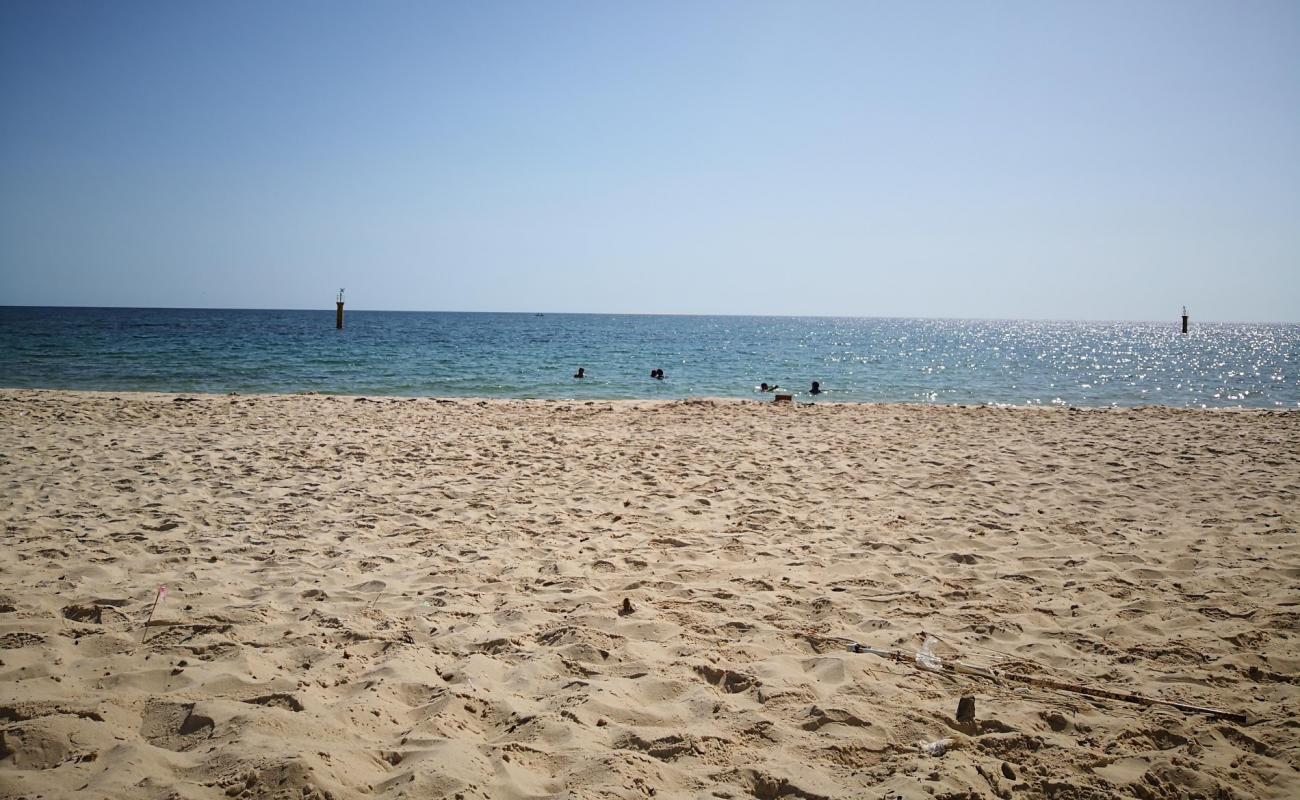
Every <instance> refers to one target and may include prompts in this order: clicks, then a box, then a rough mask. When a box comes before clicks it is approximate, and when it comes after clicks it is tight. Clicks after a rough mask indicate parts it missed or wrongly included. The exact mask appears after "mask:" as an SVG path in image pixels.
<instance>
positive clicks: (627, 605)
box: [618, 597, 636, 617]
mask: <svg viewBox="0 0 1300 800" xmlns="http://www.w3.org/2000/svg"><path fill="white" fill-rule="evenodd" d="M635 613H636V608H635V607H634V606H633V605H632V601H631V600H629V599H627V598H626V597H624V598H623V607H622V608H620V609H619V610H618V615H619V616H620V617H626V616H627V615H628V614H635Z"/></svg>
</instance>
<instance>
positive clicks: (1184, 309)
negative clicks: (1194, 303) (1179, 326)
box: [1183, 306, 1187, 333]
mask: <svg viewBox="0 0 1300 800" xmlns="http://www.w3.org/2000/svg"><path fill="white" fill-rule="evenodd" d="M1183 333H1187V306H1183Z"/></svg>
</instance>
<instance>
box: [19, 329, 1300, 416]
mask: <svg viewBox="0 0 1300 800" xmlns="http://www.w3.org/2000/svg"><path fill="white" fill-rule="evenodd" d="M334 323H335V320H334V310H333V309H332V308H331V309H327V310H321V311H301V310H299V311H269V310H235V309H163V308H37V307H19V306H0V387H7V388H15V387H21V388H47V389H80V390H103V391H113V392H126V391H156V392H206V393H220V394H225V393H230V392H237V393H240V394H263V393H285V394H291V393H305V392H316V393H321V394H346V395H395V396H403V397H483V398H549V399H568V400H611V399H655V400H658V399H680V398H688V397H722V398H747V399H760V398H762V397H763V396H764V395H763V394H762V393H761V392H759V385H760V384H761V383H764V382H766V383H768V384H775V385H779V386H780V387H781V389H780V390H781V391H782V392H790V393H792V394H795V395H796V397H797V399H798V400H800V401H816V402H849V403H933V404H946V405H953V404H961V405H1007V406H1024V405H1031V406H1037V405H1044V406H1046V405H1068V406H1077V407H1108V406H1144V405H1163V406H1173V407H1179V408H1268V409H1296V408H1300V325H1295V324H1242V323H1217V322H1216V323H1211V322H1197V321H1195V320H1193V322H1192V326H1191V330H1190V331H1189V333H1187V334H1183V333H1181V331H1180V325H1179V320H1178V319H1177V318H1174V319H1172V320H1165V321H1159V322H1050V321H1027V320H969V319H890V318H842V317H744V316H659V315H627V314H519V313H512V314H505V313H461V312H402V311H353V310H349V311H348V312H347V317H346V325H345V328H344V330H341V331H340V330H336V329H335V324H334ZM579 367H582V368H583V369H584V370H585V373H586V375H587V377H586V378H585V379H582V380H578V379H575V378H574V377H573V375H574V374H575V373H576V372H577V370H578V368H579ZM654 369H662V370H663V371H664V376H665V377H664V379H663V380H655V379H653V378H651V377H650V373H651V370H654ZM813 381H818V382H819V383H820V384H821V389H822V393H821V394H819V395H816V396H813V395H812V394H810V392H809V389H810V387H811V384H812V382H813Z"/></svg>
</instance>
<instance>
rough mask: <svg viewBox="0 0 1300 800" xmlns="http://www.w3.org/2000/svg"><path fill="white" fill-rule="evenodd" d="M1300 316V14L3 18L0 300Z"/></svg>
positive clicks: (364, 10)
mask: <svg viewBox="0 0 1300 800" xmlns="http://www.w3.org/2000/svg"><path fill="white" fill-rule="evenodd" d="M340 286H345V287H347V289H348V298H349V307H351V308H372V309H429V310H470V311H473V310H497V311H554V312H558V311H597V312H670V313H739V314H745V313H754V314H824V315H853V316H933V317H1026V318H1061V319H1173V318H1175V317H1176V316H1177V314H1178V312H1179V308H1180V306H1182V305H1183V304H1186V305H1187V306H1189V307H1190V309H1191V311H1192V314H1193V316H1194V317H1196V318H1200V319H1221V320H1259V321H1270V320H1271V321H1292V322H1295V321H1300V3H1298V2H1295V0H1282V1H1281V2H1268V1H1265V0H1232V1H1230V0H1223V2H1199V1H1198V0H1175V1H1174V2H1155V1H1144V0H1121V1H1119V2H1110V1H1108V0H1101V1H1100V2H1098V1H1094V0H1089V1H1088V2H1083V0H1079V1H1078V2H1046V1H1044V0H1024V2H997V1H994V0H990V1H988V2H965V1H964V0H963V1H961V2H911V1H910V0H909V1H908V2H898V1H894V2H871V1H869V0H860V1H858V2H845V3H838V2H811V1H809V2H803V1H799V2H796V1H795V0H790V2H775V3H767V2H756V1H755V0H743V1H742V0H736V1H735V2H706V1H703V0H690V1H689V2H682V3H673V2H659V1H657V0H656V2H630V1H629V2H620V1H618V0H600V1H598V2H568V1H567V0H539V1H538V2H529V1H526V0H516V1H514V2H481V1H479V0H475V1H474V2H470V1H469V0H466V1H465V2H458V3H437V2H432V1H431V0H428V1H425V2H411V3H406V2H391V1H387V0H378V1H377V2H346V3H333V2H323V1H322V0H310V1H308V0H298V1H295V2H288V1H286V2H255V3H245V2H230V1H229V0H222V2H171V1H169V2H158V3H145V2H129V1H126V0H121V1H118V2H102V1H100V0H95V2H61V1H60V0H37V1H36V2H26V0H5V2H3V3H0V304H13V305H47V304H48V305H120V306H208V307H238V308H312V307H319V308H327V309H328V308H332V304H333V297H334V292H335V291H336V290H337V289H338V287H340Z"/></svg>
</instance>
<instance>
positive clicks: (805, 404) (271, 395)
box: [0, 386, 1300, 414]
mask: <svg viewBox="0 0 1300 800" xmlns="http://www.w3.org/2000/svg"><path fill="white" fill-rule="evenodd" d="M22 393H32V394H37V395H46V396H58V395H69V396H85V397H88V398H95V397H101V398H102V397H116V396H118V395H124V396H127V397H134V398H142V397H143V398H148V397H154V398H175V397H191V396H192V397H195V398H203V399H217V398H246V399H255V398H267V399H287V398H311V397H316V398H322V399H334V400H356V399H362V400H367V401H370V402H375V403H380V402H385V401H392V402H410V401H419V400H428V401H432V402H436V403H479V402H483V403H496V404H510V403H520V404H538V403H569V404H572V403H579V404H584V405H593V404H596V403H609V404H614V405H619V406H661V405H689V404H692V403H713V404H719V405H737V406H775V405H776V404H775V403H773V401H772V400H771V399H770V398H771V397H772V395H771V394H770V393H769V394H768V395H767V396H766V397H767V398H768V399H758V398H753V399H751V398H745V397H721V396H717V397H715V396H704V395H700V396H688V397H677V398H672V399H666V398H626V397H623V398H610V399H601V398H597V397H573V398H561V397H481V396H468V395H466V396H461V395H393V394H334V393H329V392H317V391H306V392H290V393H285V392H267V393H247V394H245V393H243V392H199V391H184V392H178V391H155V390H152V389H138V390H137V389H120V390H114V389H47V388H28V387H2V386H0V397H3V396H5V395H19V394H22ZM782 394H785V392H782ZM794 405H795V406H797V407H799V408H815V407H819V406H825V407H848V408H857V407H866V408H895V407H896V408H936V409H958V410H977V409H999V410H1002V409H1005V410H1011V411H1034V410H1037V411H1061V412H1068V411H1075V412H1079V411H1086V412H1097V411H1187V412H1193V413H1198V412H1228V413H1264V414H1296V413H1300V408H1260V407H1255V406H1206V407H1189V406H1172V405H1163V404H1160V403H1150V404H1147V405H1138V406H1123V405H1108V406H1081V405H1058V404H1051V403H1025V404H1018V405H1017V404H1011V403H979V404H974V403H922V402H914V403H911V402H883V403H877V402H869V401H862V402H857V401H847V400H846V401H836V400H812V401H809V400H801V399H800V395H795V397H794ZM776 407H778V408H780V406H776Z"/></svg>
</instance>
